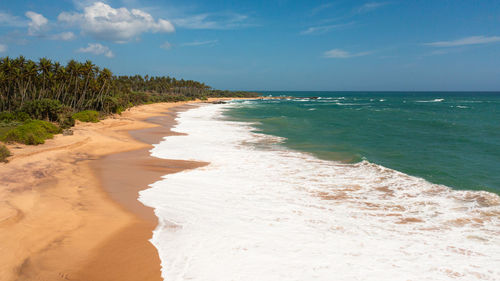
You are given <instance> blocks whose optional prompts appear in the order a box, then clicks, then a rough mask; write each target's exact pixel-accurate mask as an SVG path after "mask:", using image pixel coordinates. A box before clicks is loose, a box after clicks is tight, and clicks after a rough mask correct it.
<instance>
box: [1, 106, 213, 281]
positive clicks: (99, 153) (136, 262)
mask: <svg viewBox="0 0 500 281" xmlns="http://www.w3.org/2000/svg"><path fill="white" fill-rule="evenodd" d="M190 106H192V105H185V104H184V103H159V104H150V105H143V106H138V107H134V108H132V109H130V110H128V111H126V112H124V113H122V115H116V116H113V117H111V118H107V119H105V120H102V121H101V122H99V123H95V124H94V123H78V124H77V125H76V126H75V127H74V128H73V131H74V134H73V135H72V136H62V135H57V136H55V137H54V139H51V140H47V141H46V143H45V144H43V145H39V146H25V145H18V144H14V145H9V149H10V150H11V151H12V152H13V155H14V156H13V157H11V158H10V159H9V160H10V162H9V163H7V164H0V182H1V183H2V184H1V186H0V197H1V198H2V199H1V201H0V241H1V242H0V250H1V252H2V255H0V279H1V280H108V281H109V280H161V275H160V273H161V271H160V260H159V258H158V254H157V252H156V249H155V248H154V247H153V245H152V244H150V242H149V241H148V240H149V239H150V238H151V235H152V233H151V232H152V230H153V229H154V228H155V226H156V224H157V218H156V217H155V216H154V213H153V211H152V209H150V208H147V207H145V206H143V205H142V204H141V203H140V202H139V201H137V196H138V195H137V192H138V191H140V190H142V189H145V188H147V186H148V184H151V183H153V182H155V181H157V180H158V179H160V177H161V176H162V175H165V174H168V173H173V172H177V171H181V170H183V169H191V168H196V167H199V166H202V165H204V163H199V162H190V161H173V160H161V159H157V158H153V157H151V156H149V152H148V151H149V149H150V148H151V144H153V143H157V142H159V141H160V140H161V139H162V137H164V136H167V135H169V134H172V132H170V127H171V126H172V125H173V124H174V123H175V121H174V118H175V114H176V113H175V112H176V111H179V110H185V109H186V108H188V107H190Z"/></svg>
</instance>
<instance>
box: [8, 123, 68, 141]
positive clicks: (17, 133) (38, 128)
mask: <svg viewBox="0 0 500 281" xmlns="http://www.w3.org/2000/svg"><path fill="white" fill-rule="evenodd" d="M60 132H61V128H59V127H57V126H56V125H54V124H52V123H50V122H47V121H42V120H33V121H29V122H26V123H24V124H23V125H20V126H18V127H16V128H14V129H11V130H10V131H8V132H7V133H6V134H5V135H4V136H3V137H2V140H3V141H6V142H19V143H24V144H30V145H36V144H41V143H44V142H45V140H46V139H51V138H52V137H53V136H54V134H58V133H60Z"/></svg>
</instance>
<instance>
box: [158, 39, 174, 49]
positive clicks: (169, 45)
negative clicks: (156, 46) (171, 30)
mask: <svg viewBox="0 0 500 281" xmlns="http://www.w3.org/2000/svg"><path fill="white" fill-rule="evenodd" d="M160 48H162V49H165V50H170V49H171V48H172V44H170V43H169V42H167V41H166V42H165V43H163V44H161V46H160Z"/></svg>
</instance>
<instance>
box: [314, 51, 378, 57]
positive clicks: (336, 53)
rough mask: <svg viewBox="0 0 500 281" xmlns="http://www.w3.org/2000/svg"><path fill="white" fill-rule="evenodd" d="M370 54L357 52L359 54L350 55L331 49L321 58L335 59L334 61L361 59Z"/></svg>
mask: <svg viewBox="0 0 500 281" xmlns="http://www.w3.org/2000/svg"><path fill="white" fill-rule="evenodd" d="M371 53H372V52H359V53H350V52H347V51H344V50H341V49H332V50H329V51H326V52H325V53H324V54H323V56H324V57H325V58H335V59H347V58H354V57H362V56H366V55H369V54H371Z"/></svg>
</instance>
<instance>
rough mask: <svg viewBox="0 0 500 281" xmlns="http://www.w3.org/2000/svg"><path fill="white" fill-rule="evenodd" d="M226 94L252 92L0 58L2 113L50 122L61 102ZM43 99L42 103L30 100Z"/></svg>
mask: <svg viewBox="0 0 500 281" xmlns="http://www.w3.org/2000/svg"><path fill="white" fill-rule="evenodd" d="M227 96H232V97H235V96H239V97H242V96H245V97H249V96H256V94H255V93H247V92H229V91H218V90H213V89H212V88H211V87H210V86H207V85H205V84H204V83H200V82H197V81H192V80H184V79H180V80H177V79H176V78H171V77H168V76H167V77H150V76H148V75H146V76H144V77H143V76H141V75H135V76H113V74H112V73H111V71H110V70H109V69H107V68H99V67H97V66H96V65H94V64H93V63H92V62H91V61H86V62H84V63H80V62H77V61H75V60H70V61H69V62H68V63H67V64H66V65H61V64H60V63H58V62H52V61H51V60H49V59H46V58H41V59H40V60H39V61H38V62H35V61H32V60H28V59H26V58H24V57H22V56H21V57H18V58H13V59H12V58H9V57H4V58H1V59H0V111H11V112H13V111H17V110H20V109H21V111H24V110H25V109H27V110H30V112H31V113H33V114H34V115H35V116H34V115H32V117H33V118H36V119H38V118H40V116H41V118H45V119H48V120H54V118H56V117H57V116H56V115H57V114H52V115H51V113H50V112H54V111H59V110H60V106H67V107H70V108H72V109H73V110H74V111H82V110H87V109H89V110H96V111H102V112H104V113H111V112H113V113H115V112H120V111H121V110H124V109H125V108H127V107H130V106H133V105H137V104H143V103H151V102H164V101H166V102H172V101H183V100H192V99H196V98H201V99H204V98H207V97H227ZM42 100H43V101H44V102H43V104H32V103H33V102H38V101H42ZM37 106H40V107H42V108H37ZM31 113H29V114H30V115H31ZM42 115H43V116H42Z"/></svg>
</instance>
